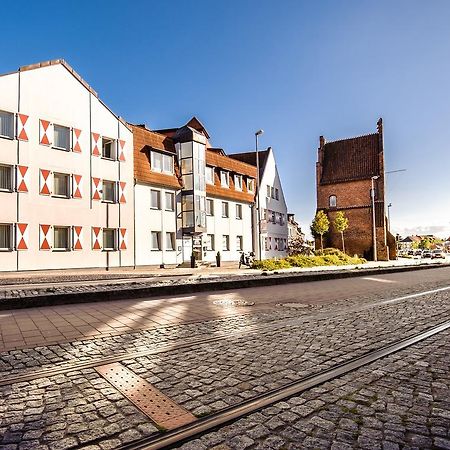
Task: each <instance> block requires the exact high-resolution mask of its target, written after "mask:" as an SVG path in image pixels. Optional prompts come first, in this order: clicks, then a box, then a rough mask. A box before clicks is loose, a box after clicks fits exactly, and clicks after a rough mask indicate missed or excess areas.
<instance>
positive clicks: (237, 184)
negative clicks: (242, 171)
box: [234, 175, 242, 191]
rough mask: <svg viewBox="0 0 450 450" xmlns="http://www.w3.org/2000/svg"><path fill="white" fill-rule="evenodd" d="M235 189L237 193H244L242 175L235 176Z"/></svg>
mask: <svg viewBox="0 0 450 450" xmlns="http://www.w3.org/2000/svg"><path fill="white" fill-rule="evenodd" d="M234 188H235V189H236V190H237V191H242V175H235V176H234Z"/></svg>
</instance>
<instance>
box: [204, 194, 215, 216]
mask: <svg viewBox="0 0 450 450" xmlns="http://www.w3.org/2000/svg"><path fill="white" fill-rule="evenodd" d="M208 205H211V211H208ZM206 215H207V216H209V217H212V216H214V200H213V199H212V198H207V199H206Z"/></svg>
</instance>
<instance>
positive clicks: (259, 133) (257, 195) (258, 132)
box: [255, 130, 264, 259]
mask: <svg viewBox="0 0 450 450" xmlns="http://www.w3.org/2000/svg"><path fill="white" fill-rule="evenodd" d="M263 133H264V130H258V131H257V132H256V133H255V151H256V217H257V226H258V259H262V258H261V254H262V250H261V214H260V202H259V153H258V136H261V135H262V134H263Z"/></svg>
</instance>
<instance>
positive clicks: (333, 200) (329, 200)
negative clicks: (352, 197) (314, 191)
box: [328, 195, 337, 208]
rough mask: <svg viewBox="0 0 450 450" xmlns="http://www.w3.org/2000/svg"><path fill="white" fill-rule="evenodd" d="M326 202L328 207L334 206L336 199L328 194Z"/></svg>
mask: <svg viewBox="0 0 450 450" xmlns="http://www.w3.org/2000/svg"><path fill="white" fill-rule="evenodd" d="M328 204H329V206H330V208H336V205H337V200H336V196H335V195H330V198H329V199H328Z"/></svg>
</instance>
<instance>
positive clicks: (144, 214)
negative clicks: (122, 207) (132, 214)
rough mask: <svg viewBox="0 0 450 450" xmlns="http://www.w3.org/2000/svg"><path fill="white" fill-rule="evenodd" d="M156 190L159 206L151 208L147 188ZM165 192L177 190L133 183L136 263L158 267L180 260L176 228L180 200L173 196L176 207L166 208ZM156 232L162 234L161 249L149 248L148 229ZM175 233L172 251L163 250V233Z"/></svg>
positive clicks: (164, 244)
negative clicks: (173, 209) (158, 207)
mask: <svg viewBox="0 0 450 450" xmlns="http://www.w3.org/2000/svg"><path fill="white" fill-rule="evenodd" d="M151 190H156V191H159V192H160V199H161V201H160V206H161V209H160V210H157V209H151V207H150V191H151ZM165 192H170V193H173V194H174V195H175V196H176V194H177V192H176V191H175V190H174V189H168V188H159V187H155V186H148V185H144V184H136V186H135V201H136V244H137V245H136V265H145V266H147V265H150V266H159V265H160V264H165V265H178V264H180V263H181V262H182V261H183V259H182V252H181V245H182V240H181V232H180V230H179V229H177V213H176V211H177V210H178V211H180V209H181V208H180V203H179V202H180V199H179V196H178V198H177V196H176V197H175V198H176V210H175V211H166V210H165V203H164V194H165ZM152 231H159V232H160V233H161V251H155V250H152V245H151V232H152ZM168 232H171V233H175V236H176V245H175V250H168V249H166V240H165V236H166V233H168Z"/></svg>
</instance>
